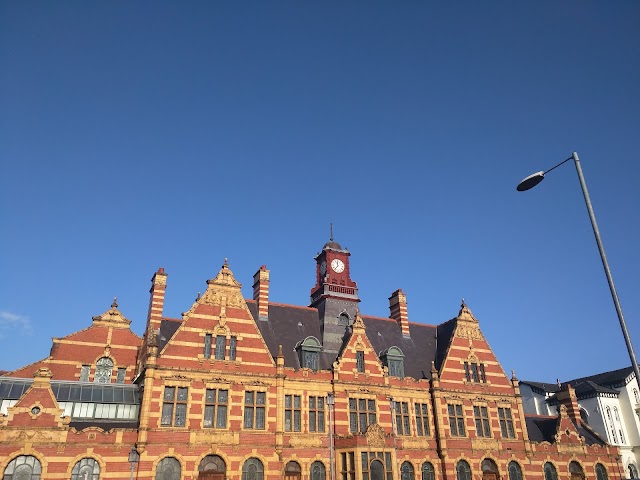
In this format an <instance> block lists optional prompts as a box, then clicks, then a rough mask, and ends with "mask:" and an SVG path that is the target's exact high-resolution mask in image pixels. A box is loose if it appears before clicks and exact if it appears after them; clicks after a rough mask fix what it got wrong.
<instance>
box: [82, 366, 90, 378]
mask: <svg viewBox="0 0 640 480" xmlns="http://www.w3.org/2000/svg"><path fill="white" fill-rule="evenodd" d="M90 370H91V365H82V367H80V381H81V382H88V381H89V371H90Z"/></svg>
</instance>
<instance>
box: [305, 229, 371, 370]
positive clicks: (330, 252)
mask: <svg viewBox="0 0 640 480" xmlns="http://www.w3.org/2000/svg"><path fill="white" fill-rule="evenodd" d="M350 256H351V253H349V251H348V250H347V249H346V248H342V247H341V246H340V244H339V243H338V242H336V241H334V240H333V238H331V239H330V240H329V241H328V242H327V243H326V244H325V245H324V247H322V251H321V252H320V253H318V255H316V257H315V260H316V285H315V286H314V287H313V288H312V289H311V304H310V305H309V306H310V307H313V308H317V309H318V314H319V317H320V330H321V331H322V346H323V351H324V352H325V353H330V354H337V353H338V350H339V349H340V347H341V346H342V339H343V337H344V334H345V330H346V328H347V326H349V325H351V324H352V323H353V319H354V318H355V313H356V309H357V306H358V302H360V298H359V297H358V286H357V285H356V282H354V281H353V280H351V273H350V270H349V257H350ZM334 359H335V357H334Z"/></svg>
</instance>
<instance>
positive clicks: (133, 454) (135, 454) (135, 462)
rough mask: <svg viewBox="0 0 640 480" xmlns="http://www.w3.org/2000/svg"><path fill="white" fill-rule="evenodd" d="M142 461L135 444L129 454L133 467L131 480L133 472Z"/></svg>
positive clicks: (130, 479) (131, 479)
mask: <svg viewBox="0 0 640 480" xmlns="http://www.w3.org/2000/svg"><path fill="white" fill-rule="evenodd" d="M139 461H140V454H139V453H138V450H136V445H135V444H134V445H133V446H132V447H131V451H130V452H129V464H130V465H131V475H129V480H133V472H134V470H135V469H136V466H137V465H138V462H139Z"/></svg>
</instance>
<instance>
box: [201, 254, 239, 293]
mask: <svg viewBox="0 0 640 480" xmlns="http://www.w3.org/2000/svg"><path fill="white" fill-rule="evenodd" d="M207 285H220V286H227V287H238V288H240V287H242V284H241V283H240V282H238V281H237V280H236V277H234V275H233V272H232V271H231V269H230V268H229V260H228V259H226V258H225V259H224V264H223V265H222V268H220V271H219V272H218V275H216V277H215V278H213V279H210V280H207Z"/></svg>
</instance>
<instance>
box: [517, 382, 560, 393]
mask: <svg viewBox="0 0 640 480" xmlns="http://www.w3.org/2000/svg"><path fill="white" fill-rule="evenodd" d="M523 384H524V385H529V386H530V387H531V388H532V389H534V390H539V391H541V392H540V393H556V392H559V391H560V387H558V385H557V384H555V383H542V382H530V381H529V380H520V385H523Z"/></svg>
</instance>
